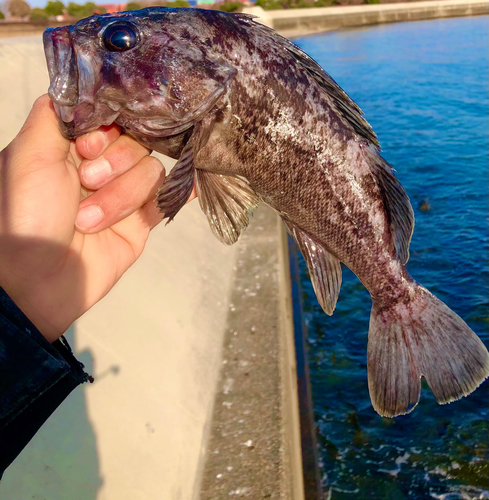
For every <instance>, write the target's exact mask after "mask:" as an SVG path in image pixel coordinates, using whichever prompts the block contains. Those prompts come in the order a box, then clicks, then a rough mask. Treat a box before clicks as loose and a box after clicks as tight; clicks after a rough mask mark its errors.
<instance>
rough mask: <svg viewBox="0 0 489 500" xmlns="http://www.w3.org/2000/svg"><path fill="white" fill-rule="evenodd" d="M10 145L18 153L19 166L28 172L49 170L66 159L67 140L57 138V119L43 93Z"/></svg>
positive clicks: (58, 134) (60, 137) (58, 136)
mask: <svg viewBox="0 0 489 500" xmlns="http://www.w3.org/2000/svg"><path fill="white" fill-rule="evenodd" d="M12 146H13V147H14V148H15V150H16V153H18V154H19V159H20V164H22V165H23V167H24V168H27V169H29V170H30V171H35V170H37V169H42V168H49V167H51V166H52V165H53V164H55V163H56V162H59V161H61V160H64V159H66V156H67V154H68V151H69V148H70V141H69V140H68V139H66V138H64V137H63V136H62V135H61V132H60V130H59V126H58V117H57V115H56V112H55V110H54V106H53V103H52V102H51V99H50V98H49V96H48V95H47V94H44V95H43V96H41V97H39V98H38V99H37V100H36V102H35V103H34V105H33V106H32V110H31V112H30V113H29V116H28V117H27V120H26V122H25V123H24V126H23V127H22V129H21V131H20V132H19V134H18V135H17V137H16V138H15V139H14V142H13V144H12ZM22 173H23V174H25V173H28V172H25V171H24V172H22Z"/></svg>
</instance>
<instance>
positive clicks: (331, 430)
mask: <svg viewBox="0 0 489 500" xmlns="http://www.w3.org/2000/svg"><path fill="white" fill-rule="evenodd" d="M295 42H296V43H297V44H298V45H299V46H300V47H302V48H303V49H304V50H305V51H306V52H307V53H308V54H310V55H311V56H312V57H313V58H314V59H316V60H317V61H318V62H319V63H320V64H321V66H322V67H323V68H324V69H325V70H326V71H327V72H328V73H329V74H330V75H331V76H333V78H334V79H335V80H336V81H337V82H338V83H339V84H340V85H341V86H342V87H343V89H344V90H345V91H346V92H347V93H348V94H349V95H350V96H351V97H352V98H353V99H354V100H355V101H356V102H357V103H358V104H359V105H360V107H361V108H362V109H363V111H364V113H365V115H366V118H367V119H368V121H369V122H370V123H371V125H372V126H373V129H374V130H375V131H376V133H377V135H378V137H379V139H380V142H381V145H382V149H383V155H384V156H385V158H386V159H387V160H388V161H389V162H390V163H391V164H392V165H393V166H394V168H395V169H396V175H397V177H398V178H399V179H400V181H401V182H402V184H403V186H404V187H405V189H406V191H407V193H408V194H409V196H410V198H411V202H412V205H413V208H414V211H415V217H416V227H415V231H414V236H413V239H412V243H411V257H410V260H409V263H408V269H409V271H410V273H411V274H412V275H413V276H414V278H415V279H416V280H418V281H419V282H420V283H422V284H423V285H424V286H426V287H427V288H429V289H430V290H431V291H432V292H433V293H435V294H436V295H437V296H438V297H439V298H440V299H441V300H443V301H444V302H445V303H446V304H447V305H448V306H449V307H451V308H452V309H453V310H455V311H456V312H457V313H458V314H459V315H461V316H462V318H464V319H465V320H466V321H467V323H468V324H469V326H470V327H471V328H472V329H473V330H474V331H475V332H476V333H477V334H478V335H479V336H480V337H481V339H482V340H483V341H484V343H485V344H486V346H487V345H489V268H488V255H489V253H488V250H489V237H488V150H489V133H488V114H489V95H488V72H489V62H488V56H489V53H488V50H487V48H488V46H489V44H488V42H489V19H488V17H474V18H460V19H448V20H436V21H423V22H412V23H400V24H389V25H385V26H377V27H371V28H367V29H359V30H348V31H341V32H337V33H330V34H326V35H318V36H312V37H304V38H301V39H297V40H295ZM301 282H302V286H303V294H304V302H305V304H304V310H305V311H304V314H305V321H306V325H307V327H308V332H309V338H308V346H309V364H310V370H311V379H312V387H313V399H314V411H315V419H316V425H317V430H318V441H319V451H320V460H321V466H322V470H323V473H324V477H325V479H324V482H325V489H326V490H327V491H329V492H330V493H331V498H332V499H334V500H353V499H355V500H362V499H369V500H382V499H386V500H387V499H388V500H401V499H410V500H411V499H412V500H424V499H431V498H433V499H439V500H442V499H443V500H457V499H487V498H489V460H488V447H489V424H488V414H489V382H485V383H484V384H483V385H482V386H481V387H480V388H479V389H478V390H477V391H476V392H475V393H473V394H472V395H470V396H469V397H467V398H464V399H462V400H460V401H458V402H455V403H452V404H450V405H444V406H439V405H438V404H437V403H436V401H435V400H434V398H433V396H432V395H431V392H430V391H429V389H428V388H427V386H426V385H424V386H423V389H422V394H421V400H420V403H419V405H418V406H417V408H416V409H415V410H414V411H413V412H412V413H411V414H409V415H406V416H402V417H397V418H396V419H387V418H382V417H380V416H378V415H377V414H376V413H375V412H374V410H373V409H372V407H371V404H370V399H369V396H368V387H367V367H366V349H367V332H368V322H369V316H370V308H371V300H370V296H369V294H368V292H367V291H366V290H365V289H364V288H363V286H362V285H361V284H360V282H359V281H358V279H357V278H356V277H355V276H354V275H353V274H352V273H351V272H350V271H349V270H348V269H346V268H344V272H343V285H342V288H341V292H340V297H339V301H338V305H337V308H336V311H335V313H334V315H333V316H332V317H328V316H326V315H325V314H324V313H323V312H322V310H321V309H320V307H319V305H318V303H317V301H316V298H315V296H314V292H313V289H312V286H311V284H310V281H309V279H308V276H307V269H306V266H305V264H304V262H303V261H301ZM326 476H327V480H326Z"/></svg>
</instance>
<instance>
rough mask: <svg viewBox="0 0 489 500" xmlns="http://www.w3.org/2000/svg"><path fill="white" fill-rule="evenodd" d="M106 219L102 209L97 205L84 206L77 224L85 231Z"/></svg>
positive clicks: (77, 217)
mask: <svg viewBox="0 0 489 500" xmlns="http://www.w3.org/2000/svg"><path fill="white" fill-rule="evenodd" d="M103 219H104V213H103V212H102V209H101V208H100V207H99V206H97V205H90V206H88V207H84V208H82V209H81V210H80V211H79V212H78V215H77V216H76V222H75V225H76V227H77V228H78V229H83V230H85V231H87V230H89V229H92V228H94V227H95V226H98V225H99V224H100V223H101V222H102V220H103Z"/></svg>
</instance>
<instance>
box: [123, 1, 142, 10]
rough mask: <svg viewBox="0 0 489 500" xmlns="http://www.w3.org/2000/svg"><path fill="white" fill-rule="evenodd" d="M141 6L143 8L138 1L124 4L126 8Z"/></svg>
mask: <svg viewBox="0 0 489 500" xmlns="http://www.w3.org/2000/svg"><path fill="white" fill-rule="evenodd" d="M142 8H143V6H142V5H141V4H140V3H139V2H129V3H128V4H127V5H126V10H139V9H142Z"/></svg>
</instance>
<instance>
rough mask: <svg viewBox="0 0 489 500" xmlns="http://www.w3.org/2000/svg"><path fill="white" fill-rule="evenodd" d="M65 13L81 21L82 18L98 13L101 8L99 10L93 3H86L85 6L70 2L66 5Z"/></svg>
mask: <svg viewBox="0 0 489 500" xmlns="http://www.w3.org/2000/svg"><path fill="white" fill-rule="evenodd" d="M67 11H68V14H69V15H70V16H73V17H74V18H76V19H82V18H84V17H89V16H91V15H93V14H95V13H96V12H100V11H101V8H99V7H98V6H97V5H95V4H94V3H93V2H87V3H86V4H85V5H80V4H78V3H74V2H70V3H69V4H68V8H67Z"/></svg>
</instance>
